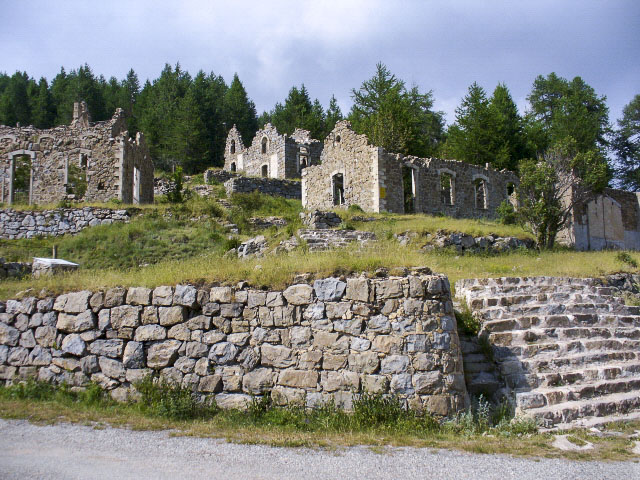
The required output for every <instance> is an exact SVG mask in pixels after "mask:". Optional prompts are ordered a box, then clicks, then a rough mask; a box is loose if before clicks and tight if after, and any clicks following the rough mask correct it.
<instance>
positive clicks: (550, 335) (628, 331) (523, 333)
mask: <svg viewBox="0 0 640 480" xmlns="http://www.w3.org/2000/svg"><path fill="white" fill-rule="evenodd" d="M609 338H617V339H625V338H626V339H631V340H637V339H640V329H638V328H631V327H613V328H608V327H597V326H596V327H569V328H531V329H529V330H512V331H510V332H497V333H491V334H489V342H490V343H491V344H492V345H499V346H514V345H527V344H531V343H534V342H538V341H551V340H554V341H564V342H568V341H573V340H580V339H609Z"/></svg>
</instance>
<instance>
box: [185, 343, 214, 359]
mask: <svg viewBox="0 0 640 480" xmlns="http://www.w3.org/2000/svg"><path fill="white" fill-rule="evenodd" d="M185 355H186V356H187V357H190V358H201V357H206V356H207V355H209V346H208V345H207V344H205V343H200V342H188V343H187V344H186V349H185Z"/></svg>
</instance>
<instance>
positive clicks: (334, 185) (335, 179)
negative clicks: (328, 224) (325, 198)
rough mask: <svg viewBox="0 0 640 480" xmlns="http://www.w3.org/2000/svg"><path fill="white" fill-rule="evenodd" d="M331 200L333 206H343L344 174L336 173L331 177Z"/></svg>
mask: <svg viewBox="0 0 640 480" xmlns="http://www.w3.org/2000/svg"><path fill="white" fill-rule="evenodd" d="M331 198H332V201H333V205H334V206H336V207H339V206H341V205H344V203H345V202H344V174H343V173H342V172H337V173H334V174H333V175H331Z"/></svg>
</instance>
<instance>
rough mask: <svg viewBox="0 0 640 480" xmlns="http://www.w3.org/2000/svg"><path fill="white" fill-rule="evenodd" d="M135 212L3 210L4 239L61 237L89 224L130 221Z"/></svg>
mask: <svg viewBox="0 0 640 480" xmlns="http://www.w3.org/2000/svg"><path fill="white" fill-rule="evenodd" d="M130 219H131V212H130V211H127V210H111V209H109V208H97V207H84V208H58V209H56V210H43V211H41V212H38V211H20V210H12V209H7V210H0V238H2V239H8V240H10V239H15V238H33V237H36V236H44V237H51V236H53V237H57V236H60V235H65V234H71V235H73V234H75V233H78V232H80V231H81V230H83V229H85V228H87V227H94V226H96V225H107V224H111V223H114V222H128V221H129V220H130Z"/></svg>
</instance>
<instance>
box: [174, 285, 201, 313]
mask: <svg viewBox="0 0 640 480" xmlns="http://www.w3.org/2000/svg"><path fill="white" fill-rule="evenodd" d="M197 302H198V290H196V288H195V287H192V286H191V285H176V289H175V291H174V293H173V304H174V305H182V306H185V307H189V308H194V307H195V306H196V304H197Z"/></svg>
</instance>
